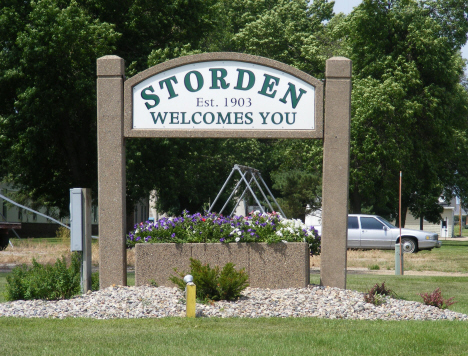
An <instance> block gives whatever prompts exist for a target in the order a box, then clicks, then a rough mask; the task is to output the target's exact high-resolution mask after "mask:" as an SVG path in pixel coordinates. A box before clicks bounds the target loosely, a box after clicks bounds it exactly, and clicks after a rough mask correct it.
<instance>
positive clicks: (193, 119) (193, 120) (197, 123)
mask: <svg viewBox="0 0 468 356" xmlns="http://www.w3.org/2000/svg"><path fill="white" fill-rule="evenodd" d="M196 114H198V115H200V116H201V112H199V111H197V112H194V113H193V114H192V122H193V123H194V124H196V125H199V124H201V121H199V122H196V121H195V115H196Z"/></svg>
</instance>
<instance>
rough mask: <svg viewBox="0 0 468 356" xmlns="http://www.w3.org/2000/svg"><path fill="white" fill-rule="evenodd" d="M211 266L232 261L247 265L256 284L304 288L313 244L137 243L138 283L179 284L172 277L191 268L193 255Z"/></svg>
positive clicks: (252, 283)
mask: <svg viewBox="0 0 468 356" xmlns="http://www.w3.org/2000/svg"><path fill="white" fill-rule="evenodd" d="M191 257H192V258H194V259H197V260H200V261H201V262H202V263H203V264H205V263H208V264H209V265H210V267H214V266H220V267H221V268H222V267H223V266H224V265H225V264H226V263H228V262H232V263H234V264H235V268H236V269H238V270H239V269H241V268H245V270H246V272H247V274H248V275H249V284H250V287H253V288H272V289H281V288H304V287H307V285H308V284H309V281H310V264H309V248H308V246H307V243H305V242H293V243H291V242H289V243H287V244H285V243H277V244H270V245H268V244H266V243H230V244H223V243H207V244H203V243H187V244H170V243H154V244H145V243H142V244H137V245H136V247H135V285H136V286H141V285H144V284H149V283H151V282H153V281H154V282H156V284H157V285H158V286H171V287H173V286H175V285H174V284H173V283H172V282H171V281H169V277H171V276H173V275H176V273H175V272H174V268H177V270H178V271H180V272H186V273H189V272H190V258H191Z"/></svg>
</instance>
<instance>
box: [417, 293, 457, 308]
mask: <svg viewBox="0 0 468 356" xmlns="http://www.w3.org/2000/svg"><path fill="white" fill-rule="evenodd" d="M419 295H420V296H421V297H422V299H423V301H424V304H426V305H432V306H434V307H437V308H439V309H447V308H448V307H449V306H451V305H452V304H455V303H456V301H454V300H453V299H454V297H452V298H448V299H445V298H443V297H442V292H441V291H440V288H437V289H436V290H435V291H433V292H432V293H423V294H419Z"/></svg>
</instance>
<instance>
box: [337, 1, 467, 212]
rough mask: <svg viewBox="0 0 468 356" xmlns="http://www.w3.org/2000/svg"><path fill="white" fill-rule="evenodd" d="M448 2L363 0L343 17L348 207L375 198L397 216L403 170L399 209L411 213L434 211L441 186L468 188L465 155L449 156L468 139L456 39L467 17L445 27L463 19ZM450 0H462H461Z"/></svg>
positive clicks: (379, 205)
mask: <svg viewBox="0 0 468 356" xmlns="http://www.w3.org/2000/svg"><path fill="white" fill-rule="evenodd" d="M454 3H456V4H457V5H453V4H454ZM447 4H448V2H446V1H444V2H443V4H440V6H439V5H437V4H436V2H435V1H430V2H422V1H403V0H401V1H391V2H383V1H374V0H368V1H363V2H362V3H361V4H360V5H359V6H357V7H356V8H355V9H354V11H353V12H352V13H351V14H350V15H349V16H348V17H347V18H346V20H345V21H344V22H343V24H341V26H342V29H346V32H342V33H343V36H344V37H343V42H344V46H343V48H344V49H345V50H346V52H347V53H345V55H346V56H347V57H349V58H350V59H352V61H353V92H352V122H351V123H352V124H351V138H352V140H351V170H350V205H351V211H352V212H356V213H358V212H360V210H361V208H362V207H363V206H364V207H370V206H373V210H374V213H378V214H381V215H384V216H389V215H392V216H396V213H397V211H398V209H397V208H398V196H397V195H398V194H397V193H398V176H399V172H400V171H402V172H403V182H404V184H403V192H402V195H403V201H402V205H403V212H406V209H409V210H410V211H411V213H412V214H413V215H414V216H415V217H420V216H424V217H427V219H428V220H431V221H437V220H438V219H439V218H440V207H439V203H438V198H439V196H440V194H441V193H442V192H443V191H444V189H446V188H447V191H446V193H447V194H448V196H450V195H451V194H452V192H454V191H457V192H459V191H466V189H467V188H468V185H467V184H466V182H463V181H462V180H460V179H457V176H458V175H459V172H460V171H461V170H464V169H465V168H464V167H466V165H467V163H468V162H467V161H466V160H467V158H466V156H458V157H457V158H456V159H454V152H464V153H465V152H466V147H467V146H466V136H467V133H468V121H467V119H466V117H467V116H468V112H467V108H468V95H467V92H466V90H465V89H464V88H463V87H462V86H461V85H460V78H461V75H462V73H463V66H464V63H463V60H462V58H461V56H460V53H459V52H458V49H459V44H460V42H457V41H458V40H457V38H459V35H460V32H463V33H464V34H463V36H462V37H463V38H464V37H465V35H466V25H465V24H464V25H463V26H461V27H460V28H457V30H454V29H453V28H452V30H448V29H449V28H450V25H449V23H452V24H453V23H458V22H460V23H466V19H464V14H462V12H463V11H458V10H455V8H453V10H450V9H449V8H450V7H449V6H447ZM452 5H453V6H460V7H462V8H466V2H465V1H455V2H453V3H452ZM448 32H450V33H451V34H452V35H453V36H449V37H446V36H445V34H447V33H448ZM404 216H405V214H404V215H403V218H404Z"/></svg>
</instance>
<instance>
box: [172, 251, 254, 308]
mask: <svg viewBox="0 0 468 356" xmlns="http://www.w3.org/2000/svg"><path fill="white" fill-rule="evenodd" d="M234 267H235V265H234V264H233V263H231V262H229V263H227V264H226V265H225V266H224V267H223V269H222V270H220V267H219V266H215V267H214V268H211V267H210V265H209V264H202V263H201V262H200V261H199V260H195V259H193V258H191V259H190V274H191V275H192V276H193V283H195V285H196V287H197V288H196V295H197V299H198V300H200V301H202V302H206V301H211V300H213V301H217V300H236V299H238V298H239V297H240V295H241V292H242V291H243V290H244V289H245V288H247V287H248V286H249V283H248V279H249V276H248V275H247V273H246V272H245V269H244V268H242V269H241V270H240V271H237V270H236V269H235V268H234ZM174 271H175V272H176V273H177V274H178V276H172V277H171V278H169V279H170V281H172V282H173V283H174V284H176V285H177V286H178V287H179V288H180V289H181V290H185V282H184V277H185V276H186V275H187V274H188V273H184V272H178V271H177V269H176V268H174Z"/></svg>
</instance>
